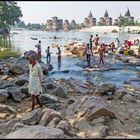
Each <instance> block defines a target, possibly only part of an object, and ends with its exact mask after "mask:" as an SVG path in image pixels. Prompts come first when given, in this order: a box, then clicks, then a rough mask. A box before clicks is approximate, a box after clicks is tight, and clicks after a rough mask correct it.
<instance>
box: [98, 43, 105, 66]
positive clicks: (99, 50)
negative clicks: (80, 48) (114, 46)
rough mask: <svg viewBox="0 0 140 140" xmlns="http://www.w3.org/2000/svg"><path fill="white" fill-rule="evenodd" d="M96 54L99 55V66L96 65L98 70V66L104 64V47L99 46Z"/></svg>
mask: <svg viewBox="0 0 140 140" xmlns="http://www.w3.org/2000/svg"><path fill="white" fill-rule="evenodd" d="M98 53H99V57H100V60H99V64H98V68H99V67H100V64H101V63H102V64H104V59H103V58H104V53H105V52H104V47H103V44H101V46H100V48H99V49H98Z"/></svg>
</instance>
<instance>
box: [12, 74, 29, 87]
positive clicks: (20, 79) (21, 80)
mask: <svg viewBox="0 0 140 140" xmlns="http://www.w3.org/2000/svg"><path fill="white" fill-rule="evenodd" d="M27 82H28V77H27V75H21V76H19V77H16V79H15V84H16V85H18V86H23V85H24V84H25V83H27Z"/></svg>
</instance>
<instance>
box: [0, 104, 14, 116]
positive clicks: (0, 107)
mask: <svg viewBox="0 0 140 140" xmlns="http://www.w3.org/2000/svg"><path fill="white" fill-rule="evenodd" d="M0 112H9V113H14V114H16V110H15V109H14V108H13V107H12V106H9V105H4V104H0Z"/></svg>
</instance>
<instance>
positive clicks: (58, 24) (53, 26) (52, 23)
mask: <svg viewBox="0 0 140 140" xmlns="http://www.w3.org/2000/svg"><path fill="white" fill-rule="evenodd" d="M46 30H48V31H57V30H63V20H62V19H58V17H55V16H54V17H52V19H51V20H50V19H49V20H47V23H46Z"/></svg>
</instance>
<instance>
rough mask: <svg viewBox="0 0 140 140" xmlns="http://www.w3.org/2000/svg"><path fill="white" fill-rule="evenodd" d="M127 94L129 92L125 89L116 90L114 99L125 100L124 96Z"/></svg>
mask: <svg viewBox="0 0 140 140" xmlns="http://www.w3.org/2000/svg"><path fill="white" fill-rule="evenodd" d="M126 94H127V91H126V89H125V88H119V89H117V90H115V92H114V99H119V100H121V99H122V98H123V96H124V95H126Z"/></svg>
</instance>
